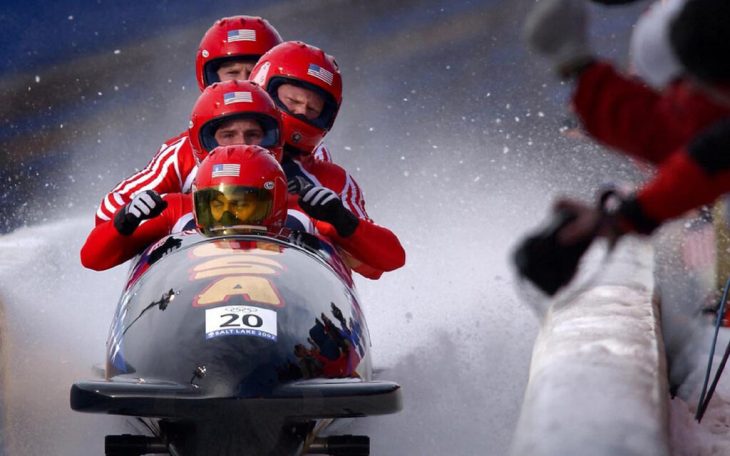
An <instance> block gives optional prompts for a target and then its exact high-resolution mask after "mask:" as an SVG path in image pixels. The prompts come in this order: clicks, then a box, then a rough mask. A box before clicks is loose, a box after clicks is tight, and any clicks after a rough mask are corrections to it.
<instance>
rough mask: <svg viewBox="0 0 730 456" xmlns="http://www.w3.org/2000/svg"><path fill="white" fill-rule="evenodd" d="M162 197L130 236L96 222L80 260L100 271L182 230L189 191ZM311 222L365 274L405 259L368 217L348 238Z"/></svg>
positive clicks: (397, 244)
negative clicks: (156, 208)
mask: <svg viewBox="0 0 730 456" xmlns="http://www.w3.org/2000/svg"><path fill="white" fill-rule="evenodd" d="M163 199H164V200H165V201H166V202H167V207H166V208H165V210H164V211H162V213H161V214H160V215H159V216H157V217H155V218H152V219H149V220H146V221H144V222H143V223H142V224H140V226H139V227H138V228H137V229H136V230H135V231H134V233H132V234H131V235H129V236H124V235H122V234H120V233H119V232H118V231H117V229H116V228H115V227H114V221H113V217H112V220H109V221H107V222H102V223H100V224H98V225H97V226H96V227H95V228H94V229H93V230H92V231H91V233H90V234H89V237H88V238H87V239H86V242H85V243H84V246H83V247H82V248H81V264H83V265H84V266H85V267H87V268H89V269H94V270H97V271H103V270H105V269H109V268H112V267H114V266H117V265H119V264H122V263H124V262H125V261H127V260H129V259H130V258H132V257H134V256H135V255H137V254H138V253H140V252H142V251H143V250H144V249H145V248H146V247H148V246H149V245H151V244H152V243H154V242H155V241H158V240H160V239H162V238H163V237H165V236H167V235H168V234H171V233H177V232H180V231H182V230H183V229H184V228H185V227H186V225H188V224H189V223H190V222H191V221H192V220H193V215H192V197H191V195H189V194H181V193H172V194H167V195H164V196H163ZM313 222H314V226H315V227H316V228H317V231H319V233H320V234H322V235H324V236H325V237H327V238H329V239H330V240H331V241H332V242H333V243H334V244H335V245H336V246H338V247H340V248H341V249H342V250H344V251H345V252H344V253H343V254H344V255H345V256H346V257H349V258H350V262H349V263H350V264H351V266H352V268H353V269H354V270H355V271H356V272H359V273H360V274H362V275H363V276H365V277H368V278H371V279H377V278H379V277H380V276H381V275H382V274H383V272H385V271H390V270H393V269H396V268H398V267H400V266H402V265H403V264H404V262H405V253H404V251H403V248H402V247H401V245H400V242H399V241H398V238H396V237H395V235H394V234H393V233H391V232H390V231H389V230H387V229H385V228H383V227H380V226H378V225H376V224H374V223H373V222H371V221H369V220H363V219H361V220H360V223H359V224H358V227H357V229H355V232H354V233H353V234H352V235H350V236H348V237H347V238H342V237H340V236H338V235H337V231H336V230H335V229H334V227H333V226H332V225H330V224H329V223H326V222H322V221H319V220H313ZM353 259H354V260H355V261H354V262H353V261H352V260H353Z"/></svg>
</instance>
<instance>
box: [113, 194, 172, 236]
mask: <svg viewBox="0 0 730 456" xmlns="http://www.w3.org/2000/svg"><path fill="white" fill-rule="evenodd" d="M166 207H167V201H164V200H163V199H162V197H161V196H160V195H159V194H158V193H157V192H156V191H154V190H145V191H143V192H140V193H138V194H136V195H135V196H134V198H132V201H130V202H129V203H127V204H126V205H125V206H124V207H123V208H121V209H119V211H117V214H116V215H115V216H114V228H116V229H117V231H119V233H120V234H122V235H124V236H129V235H130V234H132V233H134V230H136V229H137V227H138V226H139V224H140V223H142V220H147V219H151V218H154V217H157V216H158V215H160V214H161V213H162V211H163V210H165V208H166Z"/></svg>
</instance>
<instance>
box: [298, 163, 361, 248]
mask: <svg viewBox="0 0 730 456" xmlns="http://www.w3.org/2000/svg"><path fill="white" fill-rule="evenodd" d="M292 181H295V182H292ZM289 188H290V189H291V188H293V189H294V190H296V191H295V192H294V193H298V194H299V207H301V208H302V210H303V211H304V212H305V213H306V214H307V215H309V216H310V217H312V218H315V219H317V220H322V221H323V222H327V223H329V224H331V225H332V226H334V227H335V230H337V234H339V235H340V236H342V237H348V236H351V235H352V233H354V232H355V229H357V225H358V224H359V223H360V219H358V218H357V217H356V216H355V214H353V213H352V212H350V211H349V210H348V209H347V208H346V207H345V206H344V205H343V204H342V200H341V199H340V197H339V196H337V194H336V193H335V192H333V191H332V190H330V189H329V188H326V187H321V186H319V185H312V184H311V183H309V182H307V181H306V180H304V179H303V178H302V177H299V176H297V177H295V178H294V179H292V180H290V181H289Z"/></svg>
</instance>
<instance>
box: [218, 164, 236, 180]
mask: <svg viewBox="0 0 730 456" xmlns="http://www.w3.org/2000/svg"><path fill="white" fill-rule="evenodd" d="M240 174H241V165H240V164H237V163H236V164H234V163H223V164H218V165H213V174H212V177H238V176H239V175H240Z"/></svg>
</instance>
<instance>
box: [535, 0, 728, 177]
mask: <svg viewBox="0 0 730 456" xmlns="http://www.w3.org/2000/svg"><path fill="white" fill-rule="evenodd" d="M680 3H681V2H680ZM671 5H673V6H674V9H671V10H668V11H667V12H666V14H665V15H663V16H662V17H663V18H664V20H666V21H668V22H669V23H668V25H665V26H664V27H656V29H657V32H662V31H663V33H661V35H662V36H660V37H658V39H662V40H664V41H665V44H664V45H663V47H666V48H668V50H669V51H670V52H671V55H672V56H673V57H672V58H676V60H677V62H678V63H679V65H680V70H679V71H678V72H677V71H676V70H671V69H670V70H669V71H664V70H659V69H658V70H657V75H658V76H659V75H663V74H666V78H663V79H668V81H665V83H667V84H668V85H667V86H666V87H665V88H664V89H663V90H661V91H657V90H655V89H653V88H651V87H649V86H647V85H646V84H645V83H644V82H642V81H640V80H637V79H635V78H632V77H629V76H626V75H623V74H621V73H620V72H619V71H617V70H616V69H615V68H614V67H613V66H612V65H611V64H609V63H607V62H603V61H600V60H599V59H597V58H596V57H594V55H593V53H592V51H591V49H590V48H589V47H588V45H587V44H586V43H587V42H588V40H587V39H586V34H587V31H586V28H587V27H586V22H587V11H586V5H585V2H584V1H582V0H544V1H541V2H539V3H537V4H536V6H535V8H533V10H532V12H531V13H530V15H529V16H528V18H527V21H526V22H525V34H526V38H527V40H528V43H529V44H530V46H531V47H532V49H534V50H535V51H536V52H538V53H540V54H542V55H544V56H545V57H547V58H548V59H549V60H551V62H552V64H553V67H554V69H555V70H556V71H557V72H558V73H559V74H560V75H561V76H562V77H564V78H566V79H567V78H570V79H572V80H573V81H574V83H575V89H574V91H573V99H572V107H573V109H574V110H575V111H576V113H577V115H578V116H579V117H580V120H581V123H582V125H583V127H584V129H585V131H586V132H587V133H588V134H589V135H590V136H592V137H593V138H594V139H595V140H597V141H598V142H600V143H603V144H604V145H607V146H609V147H612V148H613V149H616V150H619V151H621V152H622V153H624V154H626V155H629V156H632V157H635V158H638V159H640V160H643V161H645V162H649V163H651V164H654V165H659V164H661V163H663V162H664V161H665V160H666V159H667V158H668V157H669V156H670V155H672V154H673V153H675V152H677V151H679V150H680V149H681V148H684V147H686V146H687V144H688V143H689V141H690V140H692V138H693V137H694V136H695V135H696V134H698V133H699V132H700V131H702V130H703V129H705V128H707V127H709V126H710V125H712V124H713V123H715V122H717V121H719V120H720V119H722V118H724V117H727V116H730V89H728V84H729V83H730V65H728V63H727V62H726V59H723V58H721V57H719V56H724V55H727V52H728V51H729V50H730V39H728V33H727V30H728V28H727V26H726V24H727V21H728V20H730V3H728V2H725V1H724V0H700V1H697V0H693V1H685V2H684V3H683V4H677V5H674V4H671ZM667 6H670V4H668V5H667ZM662 61H663V62H664V63H665V64H669V65H670V66H671V64H670V63H669V62H668V60H667V59H662Z"/></svg>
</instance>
